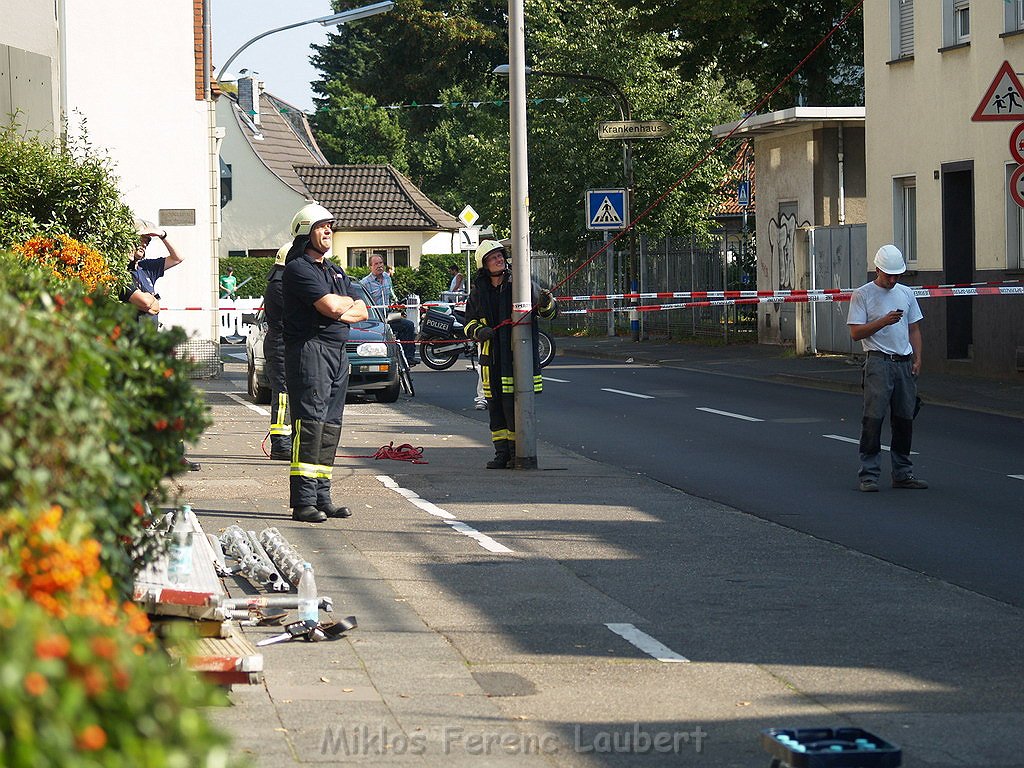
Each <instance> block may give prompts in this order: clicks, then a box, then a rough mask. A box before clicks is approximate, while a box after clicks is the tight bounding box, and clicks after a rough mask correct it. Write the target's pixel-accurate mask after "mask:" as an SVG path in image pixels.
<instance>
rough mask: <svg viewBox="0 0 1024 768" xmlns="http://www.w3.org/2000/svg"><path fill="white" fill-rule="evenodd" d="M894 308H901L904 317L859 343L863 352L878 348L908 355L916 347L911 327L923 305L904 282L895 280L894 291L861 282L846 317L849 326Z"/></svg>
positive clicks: (885, 313)
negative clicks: (920, 305) (912, 343)
mask: <svg viewBox="0 0 1024 768" xmlns="http://www.w3.org/2000/svg"><path fill="white" fill-rule="evenodd" d="M894 309H902V310H903V317H902V318H901V319H900V321H899V322H898V323H894V324H893V325H887V326H885V327H884V328H882V329H881V330H880V331H876V332H875V333H873V334H872V335H870V336H868V337H867V338H865V339H861V341H860V343H861V344H862V345H863V347H864V351H865V352H867V351H868V350H872V349H873V350H877V351H878V352H887V353H889V354H892V355H909V354H911V353H913V351H914V348H913V347H911V346H910V333H909V329H910V326H911V325H913V324H914V323H916V322H918V321H919V320H920V319H921V318H922V317H924V315H923V314H921V308H920V307H919V306H918V305H917V297H916V296H914V292H913V291H912V290H910V289H909V288H907V286H905V285H901V284H900V283H896V285H894V286H893V287H892V289H891V290H887V289H885V288H882V287H881V286H880V285H878V283H875V282H874V281H872V282H870V283H866V284H864V285H862V286H861V287H860V288H858V289H857V290H855V291H854V292H853V296H852V297H851V298H850V314H849V315H848V316H847V318H846V324H847V325H863V324H864V323H870V322H871V321H873V320H877V319H878V318H880V317H883V316H885V315H887V314H889V313H890V312H892V311H893V310H894Z"/></svg>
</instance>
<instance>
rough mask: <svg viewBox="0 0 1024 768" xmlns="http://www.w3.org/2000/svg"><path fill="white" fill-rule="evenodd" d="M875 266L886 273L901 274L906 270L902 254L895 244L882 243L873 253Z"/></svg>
mask: <svg viewBox="0 0 1024 768" xmlns="http://www.w3.org/2000/svg"><path fill="white" fill-rule="evenodd" d="M875 266H876V267H878V268H879V269H880V270H882V271H883V272H885V274H887V275H902V274H903V273H904V272H906V271H907V263H906V262H905V261H904V260H903V254H902V253H900V249H899V248H897V247H896V246H895V245H883V246H882V247H881V248H879V249H878V252H877V253H876V254H875Z"/></svg>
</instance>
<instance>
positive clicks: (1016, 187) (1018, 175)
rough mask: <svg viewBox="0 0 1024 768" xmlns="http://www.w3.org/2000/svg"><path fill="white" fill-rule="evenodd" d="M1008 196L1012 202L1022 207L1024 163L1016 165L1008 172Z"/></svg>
mask: <svg viewBox="0 0 1024 768" xmlns="http://www.w3.org/2000/svg"><path fill="white" fill-rule="evenodd" d="M1010 197H1012V198H1013V202H1015V203H1016V204H1017V205H1019V206H1020V207H1021V208H1024V165H1018V166H1017V167H1016V168H1014V169H1013V173H1012V174H1010Z"/></svg>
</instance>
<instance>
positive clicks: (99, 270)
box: [14, 235, 116, 291]
mask: <svg viewBox="0 0 1024 768" xmlns="http://www.w3.org/2000/svg"><path fill="white" fill-rule="evenodd" d="M14 251H15V253H19V254H21V255H22V256H24V257H25V259H27V260H29V261H34V262H37V263H39V264H40V265H42V266H43V267H44V268H46V269H48V270H50V272H52V274H53V276H54V277H56V278H58V279H64V280H67V279H76V280H80V281H81V282H82V283H83V284H84V285H85V287H86V289H88V290H90V291H94V290H96V289H97V288H108V287H110V286H112V285H114V284H115V282H116V277H115V276H114V273H113V272H112V271H111V269H110V265H109V264H107V260H106V259H105V258H103V255H102V254H100V252H99V251H97V250H95V249H94V248H90V247H89V246H87V245H84V244H82V243H80V242H78V241H77V240H75V239H73V238H70V237H68V236H67V235H57V236H56V237H52V238H50V237H33V238H32V239H30V240H29V241H28V242H27V243H25V244H24V245H16V246H15V247H14Z"/></svg>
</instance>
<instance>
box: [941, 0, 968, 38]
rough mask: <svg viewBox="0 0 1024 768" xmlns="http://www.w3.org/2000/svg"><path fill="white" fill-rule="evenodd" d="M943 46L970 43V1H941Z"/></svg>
mask: <svg viewBox="0 0 1024 768" xmlns="http://www.w3.org/2000/svg"><path fill="white" fill-rule="evenodd" d="M942 29H943V34H942V39H943V45H946V46H952V45H964V44H966V43H969V42H971V3H970V0H942Z"/></svg>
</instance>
